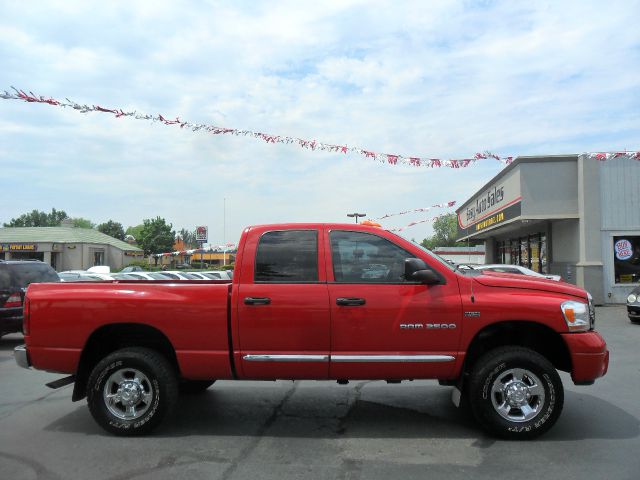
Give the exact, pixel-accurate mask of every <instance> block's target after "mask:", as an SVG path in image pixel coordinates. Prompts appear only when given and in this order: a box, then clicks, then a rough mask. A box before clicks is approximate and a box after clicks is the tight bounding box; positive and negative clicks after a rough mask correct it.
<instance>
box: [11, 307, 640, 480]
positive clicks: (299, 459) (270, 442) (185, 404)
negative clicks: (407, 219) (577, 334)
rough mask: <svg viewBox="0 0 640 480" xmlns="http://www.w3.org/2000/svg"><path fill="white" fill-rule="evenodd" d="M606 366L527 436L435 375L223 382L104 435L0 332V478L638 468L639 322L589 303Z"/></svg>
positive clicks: (531, 474)
mask: <svg viewBox="0 0 640 480" xmlns="http://www.w3.org/2000/svg"><path fill="white" fill-rule="evenodd" d="M597 318H598V320H597V322H598V324H597V325H598V330H599V331H600V332H601V333H602V334H603V335H604V337H605V339H606V340H607V342H608V344H609V348H610V350H611V365H610V368H609V373H608V374H607V376H606V377H604V378H602V379H600V380H599V381H597V382H596V384H595V385H593V386H589V387H576V386H574V385H573V384H572V383H571V381H570V379H569V377H568V376H567V375H564V374H563V381H564V385H565V389H566V398H565V406H564V411H563V413H562V416H561V417H560V420H559V421H558V423H557V424H556V426H555V427H554V428H553V429H552V430H551V431H550V432H549V433H547V434H546V435H545V436H543V437H541V438H540V439H538V440H535V441H531V442H506V441H500V440H495V439H493V438H490V437H488V436H486V435H485V434H484V433H483V432H482V431H481V430H480V429H479V428H478V427H477V426H476V424H475V423H474V422H473V420H471V419H469V418H468V417H466V416H465V415H462V414H461V413H460V412H459V411H458V410H457V409H456V408H455V407H454V406H453V405H452V403H451V401H450V399H449V398H450V389H449V388H447V387H440V386H438V385H437V383H436V382H432V381H416V382H403V383H402V384H401V385H387V384H385V383H384V382H352V383H350V384H349V385H344V386H343V385H337V384H336V383H333V382H311V381H303V382H285V381H278V382H217V383H216V384H215V385H214V386H213V387H211V388H210V389H209V390H208V391H207V392H206V393H205V394H203V395H198V396H184V397H181V400H180V402H179V408H178V411H177V412H176V413H175V415H174V416H173V417H172V419H170V420H169V421H167V422H165V424H163V426H162V427H161V428H160V429H158V430H157V431H156V433H154V434H153V435H152V436H149V437H141V438H119V437H114V436H111V435H108V434H107V433H105V432H104V431H103V430H102V429H100V427H98V426H97V424H96V423H95V422H94V421H93V419H92V418H91V415H90V414H89V411H88V409H87V407H86V403H85V402H84V401H82V402H77V403H72V402H71V389H72V387H71V386H67V387H64V388H62V389H59V390H50V389H48V388H47V387H45V386H44V384H45V383H46V382H49V381H51V380H55V379H57V378H59V377H60V375H54V374H48V373H45V372H39V371H27V370H24V369H22V368H19V367H18V366H17V365H16V364H15V362H14V360H13V348H14V347H15V346H16V345H18V344H20V343H21V342H22V338H21V336H20V335H10V336H6V337H4V338H2V339H0V381H1V388H0V478H2V479H86V478H92V479H96V480H97V479H112V480H119V479H123V480H124V479H151V478H154V479H169V478H172V479H173V478H189V479H194V480H195V479H201V478H202V479H205V478H206V479H244V478H255V479H271V478H274V479H275V478H278V479H293V478H307V479H325V478H326V479H358V478H362V479H378V478H380V479H385V480H388V479H413V478H416V479H418V478H447V479H468V478H474V479H483V478H491V479H495V478H549V479H555V478H562V479H585V478H588V479H629V480H631V479H638V478H640V473H639V472H640V455H639V453H638V452H640V401H639V399H640V355H638V349H639V347H638V345H639V344H640V325H632V324H631V323H630V322H629V321H628V319H627V317H626V311H625V308H624V307H623V306H619V307H618V306H616V307H601V308H598V310H597Z"/></svg>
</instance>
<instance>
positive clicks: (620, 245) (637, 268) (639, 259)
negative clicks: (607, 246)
mask: <svg viewBox="0 0 640 480" xmlns="http://www.w3.org/2000/svg"><path fill="white" fill-rule="evenodd" d="M613 265H614V272H615V282H616V283H636V282H638V281H640V236H633V235H627V236H623V237H613Z"/></svg>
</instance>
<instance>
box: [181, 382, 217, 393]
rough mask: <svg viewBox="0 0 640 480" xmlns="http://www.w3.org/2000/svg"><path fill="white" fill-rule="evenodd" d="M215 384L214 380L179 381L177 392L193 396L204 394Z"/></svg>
mask: <svg viewBox="0 0 640 480" xmlns="http://www.w3.org/2000/svg"><path fill="white" fill-rule="evenodd" d="M215 382H216V381H215V380H181V381H180V383H179V384H178V390H179V391H180V393H186V394H188V395H195V394H198V393H204V392H205V391H206V390H207V388H209V387H210V386H211V385H213V384H214V383H215Z"/></svg>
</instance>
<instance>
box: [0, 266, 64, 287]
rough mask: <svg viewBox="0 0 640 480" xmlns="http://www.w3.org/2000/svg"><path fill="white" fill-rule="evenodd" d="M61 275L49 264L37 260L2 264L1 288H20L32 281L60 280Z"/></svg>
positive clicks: (0, 273) (0, 269)
mask: <svg viewBox="0 0 640 480" xmlns="http://www.w3.org/2000/svg"><path fill="white" fill-rule="evenodd" d="M59 281H60V277H58V274H57V273H56V271H55V270H54V269H53V268H51V267H50V266H49V265H46V264H44V263H36V262H24V263H7V264H4V265H0V288H2V289H19V288H25V287H27V286H28V285H29V284H31V283H41V282H59Z"/></svg>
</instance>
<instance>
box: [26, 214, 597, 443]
mask: <svg viewBox="0 0 640 480" xmlns="http://www.w3.org/2000/svg"><path fill="white" fill-rule="evenodd" d="M594 322H595V314H594V307H593V305H592V302H591V298H590V296H589V294H588V293H587V292H585V291H584V290H582V289H580V288H577V287H575V286H573V285H569V284H567V283H563V282H555V281H552V280H547V279H537V278H533V277H524V276H522V275H520V276H517V275H509V274H500V273H482V272H474V271H464V272H463V271H459V270H456V268H455V267H453V266H451V265H449V264H448V263H447V262H445V261H443V260H441V259H440V258H439V257H437V256H435V255H434V254H433V253H431V252H429V251H428V250H425V249H422V248H421V247H420V246H419V245H417V244H415V243H411V242H409V241H407V240H405V239H403V238H401V237H399V236H397V235H395V234H393V233H391V232H388V231H385V230H383V229H381V228H376V227H374V226H364V225H353V224H349V225H346V224H311V223H309V224H283V225H262V226H254V227H249V228H246V229H245V230H244V232H243V233H242V236H241V239H240V242H239V249H238V254H237V258H236V270H235V274H234V276H233V280H232V281H231V282H229V281H222V280H221V281H215V280H212V281H181V282H176V281H166V282H162V281H160V282H145V281H115V282H100V283H94V282H92V283H57V284H34V285H31V286H30V287H29V289H28V290H27V294H26V301H25V311H24V334H25V342H26V345H24V346H20V347H17V348H16V351H15V356H16V361H17V362H18V364H19V365H21V366H24V367H27V368H28V367H30V366H33V367H34V368H36V369H42V370H48V371H52V372H61V373H66V374H70V375H69V376H68V377H67V378H66V379H61V380H60V381H57V382H52V384H53V385H52V386H54V387H55V386H61V385H63V384H68V383H71V382H75V385H74V390H73V397H72V400H74V401H77V400H80V399H82V398H84V397H87V401H88V405H89V409H90V411H91V414H92V415H93V417H94V418H95V420H96V421H97V422H98V423H99V424H100V425H101V426H102V427H103V428H104V429H106V430H107V431H109V432H113V433H115V434H122V435H130V434H141V433H147V432H149V431H151V430H152V429H153V428H154V427H156V426H157V425H158V424H159V423H160V422H161V420H162V419H163V417H165V416H166V415H167V414H168V413H169V412H170V411H171V409H172V408H173V407H174V405H175V404H176V403H177V402H178V401H179V396H178V394H179V391H181V390H190V391H197V390H204V389H206V388H207V387H209V386H210V385H211V384H212V383H213V382H214V381H215V380H217V379H237V380H274V379H289V380H295V379H315V380H330V379H331V380H337V381H338V382H340V383H344V382H345V381H347V380H349V379H380V380H387V381H390V382H397V381H401V380H409V379H437V380H439V381H440V383H441V384H443V385H449V386H453V387H455V389H454V391H453V392H454V395H453V396H454V401H456V402H457V403H458V404H462V405H465V406H466V407H467V408H470V409H471V411H472V412H473V414H474V417H475V418H476V419H477V421H478V422H479V424H480V425H481V426H482V427H483V428H484V429H486V430H487V431H489V432H491V433H492V434H494V435H497V436H501V437H506V438H513V439H525V438H532V437H535V436H537V435H540V434H541V433H543V432H545V431H547V430H548V429H549V428H550V427H551V426H552V425H553V424H554V423H555V422H556V420H557V419H558V416H559V415H560V411H561V410H562V406H563V402H564V395H563V387H562V382H561V380H560V377H559V375H558V372H557V371H558V370H562V371H565V372H569V373H570V374H571V378H572V380H573V382H574V383H575V384H578V385H582V384H584V385H586V384H591V383H593V382H594V380H595V379H596V378H598V377H601V376H602V375H604V374H605V373H606V371H607V367H608V363H609V352H608V350H607V346H606V344H605V342H604V340H603V339H602V337H601V336H600V335H599V334H598V333H596V332H595V331H594Z"/></svg>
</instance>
